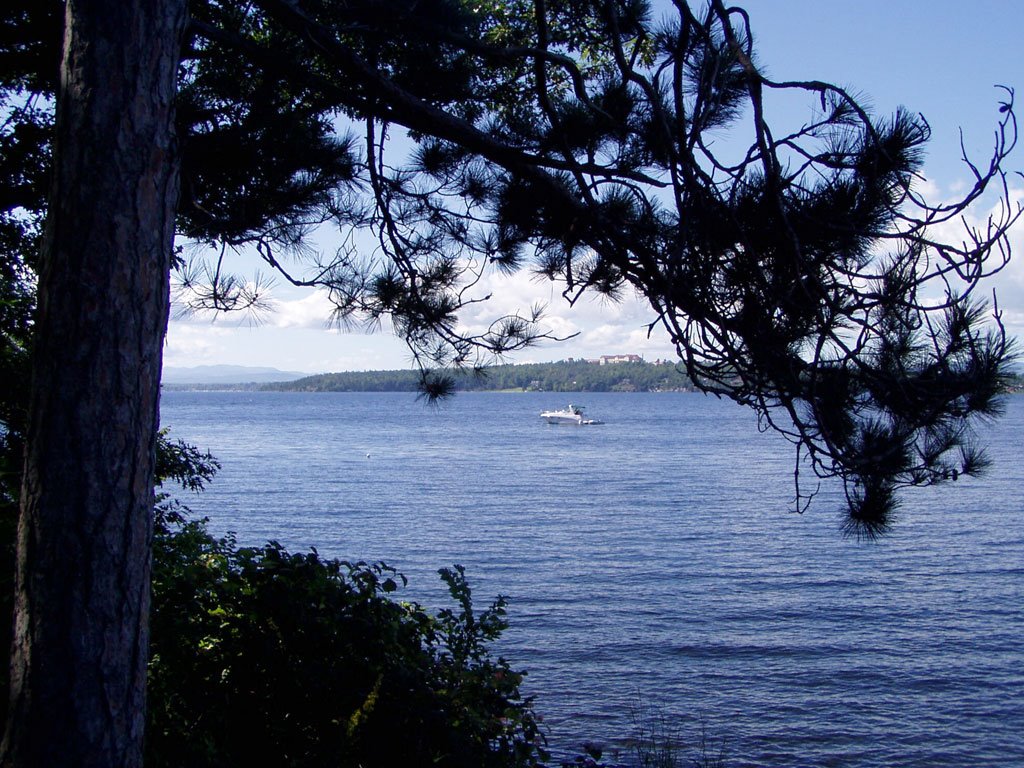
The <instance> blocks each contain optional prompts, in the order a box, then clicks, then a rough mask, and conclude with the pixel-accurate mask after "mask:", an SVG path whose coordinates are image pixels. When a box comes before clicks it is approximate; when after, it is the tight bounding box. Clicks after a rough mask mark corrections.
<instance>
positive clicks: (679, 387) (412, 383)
mask: <svg viewBox="0 0 1024 768" xmlns="http://www.w3.org/2000/svg"><path fill="white" fill-rule="evenodd" d="M454 377H455V380H456V389H457V390H458V391H462V392H501V391H517V392H692V391H694V390H695V389H696V387H694V385H693V382H692V381H691V380H690V378H689V377H688V376H687V375H686V373H685V372H683V371H682V370H681V369H680V367H679V366H677V365H675V364H673V363H643V362H642V363H611V364H607V365H598V364H596V363H588V362H586V361H583V360H579V361H576V360H568V361H560V362H554V363H523V364H520V365H497V366H493V367H490V368H486V369H484V370H483V371H482V372H479V373H474V372H472V371H463V372H456V373H455V374H454ZM419 382H420V375H419V372H418V371H415V370H391V371H343V372H340V373H321V374H316V375H314V376H306V377H304V378H301V379H295V380H293V381H280V382H270V383H260V382H235V383H224V382H197V383H191V384H188V383H180V382H174V383H165V384H164V385H163V386H164V389H167V390H172V391H173V390H178V391H183V390H184V391H248V392H252V391H261V392H416V391H418V386H419ZM1006 391H1007V392H1009V393H1011V394H1021V393H1024V375H1022V374H1014V375H1013V376H1011V377H1010V378H1009V380H1008V382H1007V384H1006Z"/></svg>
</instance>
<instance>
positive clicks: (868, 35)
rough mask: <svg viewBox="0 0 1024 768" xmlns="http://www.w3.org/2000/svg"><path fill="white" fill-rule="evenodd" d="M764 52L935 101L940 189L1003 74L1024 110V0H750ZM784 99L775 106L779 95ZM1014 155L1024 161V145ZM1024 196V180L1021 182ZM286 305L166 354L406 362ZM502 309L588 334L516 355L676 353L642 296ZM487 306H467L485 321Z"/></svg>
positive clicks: (379, 337)
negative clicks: (528, 310)
mask: <svg viewBox="0 0 1024 768" xmlns="http://www.w3.org/2000/svg"><path fill="white" fill-rule="evenodd" d="M741 4H742V5H743V7H745V8H746V9H747V10H748V12H749V13H750V17H751V23H752V28H753V31H754V35H755V40H756V42H757V48H758V51H759V55H760V60H761V63H762V65H764V67H765V68H766V70H767V72H768V74H769V76H770V77H772V78H773V79H776V80H784V79H818V80H826V81H830V82H833V83H836V84H837V85H841V86H844V87H846V88H847V89H848V90H850V91H852V92H853V93H855V94H858V95H860V96H861V97H862V99H863V101H864V103H866V104H867V105H869V106H870V107H872V108H873V110H874V111H875V112H876V113H878V114H887V113H891V112H892V111H893V110H894V109H896V107H898V106H901V105H902V106H905V107H906V108H908V109H910V110H912V111H914V112H920V113H922V114H923V115H924V116H925V118H926V119H927V120H928V122H929V123H930V124H931V127H932V131H933V137H932V141H931V144H930V146H929V151H928V155H927V160H926V163H925V175H926V176H927V178H928V181H929V186H930V188H932V189H933V190H934V193H935V194H937V195H938V196H940V197H941V196H945V195H949V194H951V193H955V192H956V190H957V189H959V188H962V186H963V185H964V183H965V182H966V179H967V176H966V171H965V168H964V167H963V165H962V164H961V163H960V161H959V156H960V144H959V142H960V132H959V131H960V129H961V128H962V129H963V135H964V144H965V147H966V148H967V151H968V153H969V154H970V155H971V156H972V157H974V158H976V159H978V160H979V161H983V160H985V159H986V158H987V156H988V153H989V152H990V149H991V146H992V140H993V139H992V136H993V129H994V127H995V125H996V122H997V118H998V116H999V115H998V102H999V99H1000V98H1001V94H1000V92H999V91H997V90H996V88H995V87H994V86H995V85H996V84H997V83H1002V84H1005V85H1009V86H1013V87H1015V88H1016V89H1017V90H1018V106H1019V107H1020V108H1021V111H1022V112H1024V52H1022V47H1021V35H1022V30H1024V3H1018V2H1015V1H1014V0H1002V1H997V0H974V1H973V2H970V3H968V2H952V1H951V0H928V1H926V0H890V1H889V2H881V1H880V0H859V1H858V2H849V1H848V0H847V1H846V2H843V1H840V0H746V2H742V3H741ZM770 108H771V107H770ZM787 108H788V105H786V104H781V105H778V106H777V107H774V109H776V110H777V111H776V112H775V113H770V114H769V119H775V120H779V121H787V120H792V121H794V122H799V121H800V120H802V119H803V117H804V115H803V113H802V112H801V113H790V114H787V113H786V112H785V110H786V109H787ZM1010 168H1011V169H1016V170H1024V147H1022V148H1019V149H1018V150H1017V152H1016V153H1015V154H1014V155H1013V157H1012V158H1011V162H1010ZM1011 183H1012V184H1013V186H1014V187H1015V189H1016V191H1017V195H1018V199H1024V182H1022V181H1021V180H1020V178H1019V177H1017V179H1016V180H1014V181H1012V182H1011ZM1021 230H1024V227H1021V226H1019V227H1018V228H1017V230H1016V231H1015V233H1014V235H1013V237H1012V243H1013V247H1014V252H1015V254H1016V257H1015V263H1012V264H1011V265H1010V267H1008V268H1007V269H1006V270H1005V271H1004V273H1003V274H1001V275H1000V276H999V277H998V278H997V279H996V281H995V282H996V286H997V289H998V291H999V300H1000V305H1001V307H1002V309H1003V310H1004V318H1005V320H1006V322H1007V325H1008V328H1009V329H1010V330H1011V332H1013V333H1015V334H1016V335H1020V336H1024V232H1022V231H1021ZM274 299H275V303H276V311H275V312H274V313H272V314H269V315H267V316H266V317H264V318H263V319H262V322H261V324H259V325H252V324H250V323H247V322H239V321H238V320H236V319H234V318H232V317H230V316H228V317H220V318H218V319H216V320H215V321H211V320H210V319H208V318H199V317H191V318H176V319H172V321H171V324H170V328H169V330H168V339H167V345H166V347H165V353H164V357H165V365H167V366H175V367H178V366H194V365H210V364H233V365H259V366H272V367H276V368H281V369H285V370H295V371H306V372H311V373H312V372H323V371H342V370H371V369H391V368H407V367H409V366H410V364H411V363H410V360H409V355H408V351H407V350H406V348H405V346H404V345H403V344H402V342H401V341H399V340H397V339H395V338H394V337H393V336H391V335H390V334H388V333H386V332H384V333H377V334H373V335H367V334H363V333H359V332H356V333H339V332H337V331H334V330H330V329H328V328H327V325H326V320H327V313H328V311H329V307H328V305H327V304H326V302H325V300H324V299H323V298H322V297H321V296H319V295H317V294H315V293H311V292H308V291H300V290H295V289H287V288H285V287H283V286H281V284H280V283H278V285H277V288H276V289H275V291H274ZM500 301H501V305H500V306H496V307H495V306H492V307H491V309H490V310H489V311H490V312H492V313H495V314H496V313H497V312H498V311H501V310H505V309H512V308H515V307H520V308H525V307H529V306H530V305H531V304H533V303H535V302H537V301H540V302H543V303H546V304H548V314H547V320H548V323H549V325H550V327H551V328H552V329H553V330H554V331H556V332H557V333H559V334H562V335H566V334H569V333H573V332H578V333H579V336H578V337H577V338H575V339H573V340H571V341H569V342H564V343H562V344H559V345H547V346H544V347H538V348H533V349H531V350H527V351H526V352H523V353H520V354H519V355H517V356H515V357H514V358H513V361H514V362H529V361H544V360H559V359H563V358H565V357H597V356H599V355H602V354H622V353H635V354H641V355H643V356H644V357H645V358H646V359H648V360H653V359H656V358H659V357H660V358H668V357H670V356H671V348H670V347H669V346H668V345H667V344H666V342H665V341H664V339H663V338H659V337H657V336H656V337H654V338H651V339H648V338H647V336H646V324H647V323H649V322H650V321H651V320H652V319H653V315H651V313H650V312H649V311H648V310H646V308H645V307H644V305H643V303H642V302H640V301H635V300H627V301H625V302H623V303H621V304H619V305H609V304H607V303H606V302H601V301H596V300H595V301H592V302H590V303H587V304H585V305H584V306H580V305H577V306H576V307H572V308H570V307H568V306H566V305H565V304H564V302H563V301H562V299H561V298H560V296H559V294H558V291H557V290H556V289H555V288H553V287H552V286H551V285H549V284H547V283H538V282H535V281H532V280H529V279H528V278H527V277H525V276H523V277H521V278H519V279H516V280H515V281H513V282H512V283H511V284H509V285H507V286H506V288H505V289H504V290H503V291H502V295H501V299H500ZM473 320H474V318H472V317H468V318H466V319H465V321H466V322H467V323H472V322H473Z"/></svg>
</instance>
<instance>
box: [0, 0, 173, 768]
mask: <svg viewBox="0 0 1024 768" xmlns="http://www.w3.org/2000/svg"><path fill="white" fill-rule="evenodd" d="M185 17H186V3H185V0H161V1H160V2H156V1H153V2H124V1H123V0H71V2H68V4H67V8H66V17H65V32H64V53H63V61H62V68H61V85H60V90H59V92H58V96H57V135H56V141H55V157H54V166H55V167H54V177H53V182H52V187H51V191H50V202H49V214H48V215H49V218H48V223H47V233H46V239H45V245H44V253H43V254H42V268H41V274H40V284H39V313H38V318H37V326H36V328H37V330H36V340H35V359H34V363H33V383H32V399H31V410H30V426H29V430H28V448H27V453H26V463H25V474H24V485H23V489H22V509H21V518H20V522H19V531H18V571H17V587H16V589H17V592H16V598H15V600H16V604H15V636H14V642H13V648H12V662H11V672H12V677H11V714H10V718H9V721H8V724H7V729H6V733H5V738H4V745H3V764H4V765H17V766H25V768H28V767H29V766H32V767H33V768H38V767H41V766H48V767H52V766H64V765H67V766H71V765H74V766H119V767H123V766H138V765H141V763H142V736H143V724H144V721H145V706H144V705H145V672H146V660H147V639H148V631H147V613H148V608H149V573H150V538H151V529H152V523H151V506H152V503H151V497H152V493H153V491H152V474H153V448H154V434H155V430H156V426H157V411H158V404H159V402H158V401H159V386H160V362H161V346H162V339H163V334H164V329H165V326H166V321H167V311H168V271H169V265H170V258H171V249H172V243H173V225H174V209H175V204H176V200H177V191H178V171H177V162H176V158H175V142H174V133H173V100H174V91H175V79H176V75H177V65H178V58H179V46H180V41H181V36H182V31H183V28H184V24H185Z"/></svg>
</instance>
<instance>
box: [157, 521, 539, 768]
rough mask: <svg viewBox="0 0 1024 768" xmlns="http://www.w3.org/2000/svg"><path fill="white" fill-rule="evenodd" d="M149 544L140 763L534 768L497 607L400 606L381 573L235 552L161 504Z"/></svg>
mask: <svg viewBox="0 0 1024 768" xmlns="http://www.w3.org/2000/svg"><path fill="white" fill-rule="evenodd" d="M156 529H157V533H156V538H155V547H154V569H153V612H152V641H151V649H152V655H151V662H150V669H149V702H150V704H149V723H148V730H147V742H148V743H147V764H148V765H151V766H168V767H170V766H183V765H188V766H210V767H211V768H212V767H214V766H235V765H247V764H248V765H278V766H348V765H351V766H357V765H358V766H399V765H400V766H417V765H431V766H435V765H439V766H467V767H468V766H474V767H476V766H528V765H535V764H537V763H538V762H539V761H540V760H541V759H542V757H543V751H542V746H543V735H542V734H541V732H540V731H539V728H538V723H537V720H536V717H535V715H534V713H533V710H532V707H531V702H530V700H529V699H524V698H523V697H522V696H521V694H520V691H519V686H520V683H521V681H522V674H521V673H519V672H516V671H513V670H512V669H511V668H510V667H509V665H508V663H507V662H506V661H505V660H504V659H501V658H497V659H495V658H492V657H491V655H490V653H489V650H488V643H490V642H491V641H493V640H494V639H496V638H497V637H498V636H499V635H500V634H501V632H502V630H503V629H505V627H506V626H507V623H506V618H505V601H504V599H503V598H500V597H499V598H498V599H497V600H496V601H495V602H494V603H493V604H491V605H490V606H489V607H488V608H486V609H484V610H482V611H479V612H477V611H475V610H474V608H473V603H472V595H471V591H470V587H469V584H468V582H467V580H466V577H465V574H464V572H463V569H462V568H461V567H459V566H456V567H455V568H454V569H443V570H442V571H441V577H442V578H443V579H444V581H445V582H446V583H447V585H448V589H449V592H450V594H451V597H452V599H453V601H454V604H455V607H454V608H449V609H445V610H442V611H440V612H439V613H437V614H431V613H430V612H428V611H426V610H425V609H424V608H422V607H421V606H420V605H418V604H416V603H412V602H404V601H400V600H397V599H395V597H394V594H395V593H396V592H397V591H399V590H400V589H401V588H402V587H403V586H404V583H405V579H404V577H402V576H401V575H400V574H399V573H397V572H396V571H395V570H394V569H392V568H390V567H388V566H387V565H385V564H383V563H378V564H367V563H362V562H358V563H349V562H343V561H340V560H332V559H326V558H324V557H322V556H320V555H319V554H318V553H317V551H316V550H312V551H310V552H308V553H293V552H289V551H287V550H286V549H285V548H284V547H283V546H281V545H280V544H278V543H276V542H270V543H267V544H265V545H264V546H261V547H253V548H250V547H239V546H237V544H236V542H235V541H234V539H233V538H231V537H230V536H229V537H225V538H217V537H214V536H212V535H211V534H210V533H209V531H208V530H207V528H206V524H205V521H194V520H192V521H190V520H188V519H187V517H186V516H185V515H184V514H183V513H182V510H181V508H180V507H178V506H176V505H174V504H169V503H166V501H165V502H164V503H161V504H160V505H159V508H158V512H157V526H156Z"/></svg>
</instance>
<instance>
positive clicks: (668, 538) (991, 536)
mask: <svg viewBox="0 0 1024 768" xmlns="http://www.w3.org/2000/svg"><path fill="white" fill-rule="evenodd" d="M573 398H574V401H576V400H578V402H579V403H582V404H583V405H585V406H586V407H587V411H588V414H589V415H591V416H592V417H595V418H600V419H602V420H604V421H605V422H606V423H605V424H603V425H600V426H589V427H582V428H579V427H557V426H549V425H547V424H545V423H544V422H543V421H542V420H541V419H540V418H539V417H538V414H539V412H540V411H541V410H545V409H548V408H553V407H555V408H557V407H562V406H564V405H566V402H567V399H566V397H564V396H562V395H556V394H551V393H537V394H504V393H473V394H460V395H458V396H457V397H455V398H454V399H453V400H452V401H451V402H450V403H448V404H446V405H444V406H442V407H441V408H439V409H432V408H429V407H427V406H425V405H424V404H422V403H421V402H418V401H416V400H415V398H414V397H413V396H412V395H409V394H342V393H338V394H286V393H251V392H220V393H218V392H206V393H189V392H165V393H164V395H163V404H162V421H163V423H164V425H167V426H170V427H171V429H172V436H176V437H181V438H184V439H186V440H188V441H189V442H192V443H194V444H196V445H198V446H199V447H200V448H203V449H209V450H210V451H212V452H213V453H214V455H216V456H217V457H218V458H219V459H220V460H221V462H222V463H223V469H222V471H221V472H220V473H219V475H218V476H217V478H216V479H215V481H214V483H213V484H212V485H211V487H210V488H209V490H208V491H206V492H205V493H204V494H202V495H200V496H198V497H195V498H191V499H188V500H187V503H188V504H189V505H190V506H191V507H192V509H193V510H194V511H195V512H196V513H197V514H199V515H205V516H208V517H209V518H210V521H211V529H212V530H213V531H214V532H218V533H221V532H224V531H228V530H230V531H235V532H237V535H238V539H239V541H240V542H242V543H259V542H262V541H264V540H267V539H277V540H279V541H281V542H282V543H284V544H285V545H286V546H288V547H289V548H292V549H304V548H307V547H309V546H316V547H317V549H318V550H319V551H320V552H321V554H325V555H329V556H336V557H342V558H348V559H363V560H385V561H387V562H388V563H389V564H391V565H394V566H396V567H398V568H399V569H400V570H401V571H403V572H404V573H405V574H406V575H407V576H408V577H409V578H410V586H409V590H408V595H409V596H410V597H411V598H415V599H418V600H421V601H422V602H424V603H426V604H429V605H438V604H440V603H442V602H443V597H444V595H443V589H442V586H441V583H440V581H439V580H438V578H437V576H436V570H437V568H439V567H443V566H447V565H451V564H452V563H461V564H463V565H464V566H466V569H467V574H468V575H469V577H470V583H471V585H472V586H473V588H474V595H475V598H476V600H477V601H478V602H479V603H480V604H481V605H482V604H484V603H485V602H486V601H489V600H490V599H491V598H492V597H493V596H494V595H497V594H499V593H501V594H505V595H507V596H508V597H509V599H510V618H511V621H512V627H511V629H509V631H508V632H507V634H506V636H505V637H504V639H503V640H502V641H501V644H500V652H501V653H502V654H503V655H505V656H506V658H508V659H509V660H510V661H511V662H512V664H513V666H514V667H516V668H520V669H526V670H528V672H529V675H528V677H527V681H526V686H525V688H526V691H527V692H528V693H530V694H533V695H535V696H536V698H537V709H538V711H539V712H540V713H541V714H542V715H543V716H544V720H545V723H546V725H547V728H548V731H549V738H550V745H551V746H552V747H553V748H554V750H555V752H556V753H563V754H564V753H567V752H570V751H573V750H576V749H578V748H579V746H580V745H581V744H582V742H584V741H587V740H590V741H594V742H598V743H603V744H605V745H607V747H608V748H609V752H611V751H613V750H615V749H618V748H621V747H622V746H623V745H624V743H625V740H626V739H627V738H628V737H629V736H630V734H631V732H632V731H633V725H632V715H631V712H632V711H633V710H634V709H635V708H636V705H637V702H641V701H642V702H644V706H646V707H650V708H651V709H652V711H654V712H655V713H656V714H658V715H659V716H660V715H664V717H665V719H666V721H667V722H669V723H671V724H672V725H671V729H672V730H676V731H678V732H679V734H680V735H681V736H682V737H683V738H684V739H686V740H688V742H689V743H693V742H694V741H696V740H697V739H699V735H700V732H701V727H702V725H703V727H704V728H706V731H707V734H708V735H709V737H710V738H711V739H712V740H714V741H715V742H716V743H717V742H718V740H724V743H725V749H726V753H727V757H728V760H729V762H728V764H729V765H730V766H779V767H782V766H785V767H787V768H791V767H794V766H837V767H838V766H843V767H844V768H845V767H847V766H849V767H857V768H859V767H861V766H870V767H875V766H878V767H881V766H922V767H924V766H928V767H929V768H934V767H936V766H950V767H952V766H957V768H961V767H963V766H1015V765H1016V766H1024V525H1022V524H1024V462H1022V460H1021V438H1022V435H1024V397H1015V398H1011V399H1010V401H1009V403H1008V406H1009V407H1008V413H1007V416H1006V417H1005V418H1003V419H1001V420H1000V421H998V422H997V423H996V424H994V425H992V426H990V427H986V429H985V430H984V432H983V433H982V442H984V443H986V444H988V446H989V451H990V455H991V457H992V458H993V459H994V462H995V463H994V466H993V468H992V470H991V471H990V473H989V475H988V476H987V477H986V478H984V479H981V480H973V479H966V480H965V479H961V480H960V481H959V482H957V483H955V484H947V485H944V486H941V487H939V488H932V489H918V490H916V491H911V492H909V493H905V494H904V497H903V498H904V504H903V506H902V508H901V512H900V516H899V519H898V522H897V525H896V527H895V530H894V531H893V533H892V534H891V535H890V536H888V537H886V538H885V539H883V540H881V541H880V542H875V543H869V542H863V541H857V540H854V539H849V538H843V537H842V535H841V534H840V530H839V528H840V515H839V513H840V509H841V506H842V502H841V499H840V494H839V489H838V488H836V487H832V486H827V487H823V488H822V489H821V492H820V494H819V496H818V497H817V498H816V499H815V502H814V504H813V505H812V507H811V509H810V510H809V511H808V512H806V513H805V514H802V515H797V514H794V513H792V512H790V511H788V510H789V508H790V505H791V499H792V494H793V487H792V471H793V451H792V448H791V447H790V446H789V445H788V444H787V443H786V442H785V441H784V440H782V439H781V438H779V437H777V436H775V435H772V434H760V433H758V431H757V429H756V422H755V419H754V417H753V414H752V413H750V412H748V411H746V410H744V409H742V408H740V407H738V406H734V405H732V404H729V403H724V402H719V401H716V400H714V399H711V398H705V397H703V396H700V395H694V394H682V393H678V394H676V393H673V394H588V395H575V396H573Z"/></svg>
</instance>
